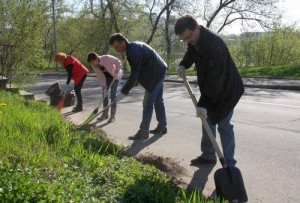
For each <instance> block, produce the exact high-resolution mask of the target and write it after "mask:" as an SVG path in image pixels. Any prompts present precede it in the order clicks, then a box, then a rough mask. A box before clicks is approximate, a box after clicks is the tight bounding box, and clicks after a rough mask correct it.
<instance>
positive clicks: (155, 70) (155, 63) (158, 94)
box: [109, 33, 167, 139]
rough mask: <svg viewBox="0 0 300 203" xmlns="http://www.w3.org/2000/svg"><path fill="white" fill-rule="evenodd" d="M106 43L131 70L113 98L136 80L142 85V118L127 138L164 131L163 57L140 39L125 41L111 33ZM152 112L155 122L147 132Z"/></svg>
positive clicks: (121, 95)
mask: <svg viewBox="0 0 300 203" xmlns="http://www.w3.org/2000/svg"><path fill="white" fill-rule="evenodd" d="M109 43H110V45H111V46H112V47H113V48H114V49H115V50H116V51H117V52H119V53H125V54H126V56H127V60H128V62H129V64H130V66H131V73H130V76H129V79H128V80H127V82H126V84H125V85H124V86H123V88H122V90H121V93H119V94H118V96H117V101H120V100H121V99H122V98H124V96H125V95H128V93H129V91H130V90H131V89H132V88H133V87H134V86H135V84H137V83H139V84H141V85H142V86H143V87H144V88H145V95H144V100H143V119H142V122H141V124H140V130H139V131H138V132H137V133H136V134H135V135H134V136H132V137H129V139H148V137H149V132H150V133H152V134H157V133H159V134H166V133H167V121H166V112H165V106H164V102H163V82H164V78H165V75H166V70H167V65H166V63H165V62H164V60H163V59H162V58H161V57H160V56H159V55H158V54H157V53H156V52H155V51H154V50H153V49H152V48H151V47H150V46H149V45H147V44H145V43H142V42H129V41H128V40H127V39H126V38H125V37H124V36H123V35H122V34H120V33H116V34H113V35H112V36H111V37H110V39H109ZM153 106H154V109H155V113H156V119H157V121H158V125H157V127H156V128H155V129H154V130H150V131H149V127H150V122H151V118H152V113H153Z"/></svg>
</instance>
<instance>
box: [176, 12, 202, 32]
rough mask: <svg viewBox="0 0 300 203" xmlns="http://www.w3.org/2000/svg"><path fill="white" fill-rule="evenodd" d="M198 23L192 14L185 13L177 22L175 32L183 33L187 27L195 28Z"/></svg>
mask: <svg viewBox="0 0 300 203" xmlns="http://www.w3.org/2000/svg"><path fill="white" fill-rule="evenodd" d="M197 25H198V23H197V21H196V19H195V18H193V17H192V16H190V15H185V16H182V17H180V18H179V19H178V20H177V21H176V24H175V28H174V30H175V34H176V35H180V34H181V33H183V32H184V31H185V30H186V29H189V30H195V29H196V27H197Z"/></svg>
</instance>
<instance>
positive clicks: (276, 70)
mask: <svg viewBox="0 0 300 203" xmlns="http://www.w3.org/2000/svg"><path fill="white" fill-rule="evenodd" d="M239 71H240V74H241V75H242V76H248V77H276V78H291V79H300V65H299V64H297V65H281V66H262V67H249V68H240V69H239Z"/></svg>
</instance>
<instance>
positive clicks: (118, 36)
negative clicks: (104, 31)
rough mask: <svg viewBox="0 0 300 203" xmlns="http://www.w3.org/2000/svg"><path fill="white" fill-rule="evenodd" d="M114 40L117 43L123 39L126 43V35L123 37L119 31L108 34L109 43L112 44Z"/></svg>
mask: <svg viewBox="0 0 300 203" xmlns="http://www.w3.org/2000/svg"><path fill="white" fill-rule="evenodd" d="M115 41H117V42H119V43H120V42H123V41H125V42H126V44H128V39H126V37H124V35H122V34H121V33H115V34H113V35H111V36H110V38H109V44H110V45H112V44H113V43H114V42H115Z"/></svg>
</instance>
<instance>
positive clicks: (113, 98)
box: [103, 77, 119, 110]
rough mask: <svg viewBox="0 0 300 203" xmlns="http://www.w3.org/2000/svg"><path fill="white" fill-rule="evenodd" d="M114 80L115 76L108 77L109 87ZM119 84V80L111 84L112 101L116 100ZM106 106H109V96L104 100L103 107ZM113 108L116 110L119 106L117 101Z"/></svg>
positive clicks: (107, 83) (107, 84)
mask: <svg viewBox="0 0 300 203" xmlns="http://www.w3.org/2000/svg"><path fill="white" fill-rule="evenodd" d="M112 81H113V78H111V77H110V78H106V86H107V88H108V87H109V86H110V84H111V83H112ZM118 85H119V80H115V81H114V83H113V84H112V86H111V89H110V99H111V101H114V100H115V99H116V95H117V90H118ZM106 106H108V96H107V97H106V98H105V99H104V100H103V107H106ZM111 108H112V109H114V110H115V109H116V108H117V102H115V103H113V104H112V106H111Z"/></svg>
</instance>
